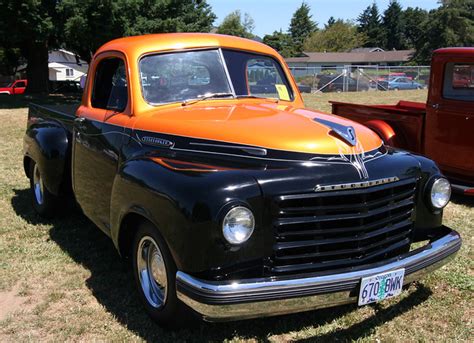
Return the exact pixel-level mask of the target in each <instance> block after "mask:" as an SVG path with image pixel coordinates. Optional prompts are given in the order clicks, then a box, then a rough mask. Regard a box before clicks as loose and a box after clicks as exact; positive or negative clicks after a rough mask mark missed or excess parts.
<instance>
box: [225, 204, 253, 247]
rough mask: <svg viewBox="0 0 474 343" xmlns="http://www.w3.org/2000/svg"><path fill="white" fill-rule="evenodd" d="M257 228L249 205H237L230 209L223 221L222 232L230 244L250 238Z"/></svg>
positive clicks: (239, 242)
mask: <svg viewBox="0 0 474 343" xmlns="http://www.w3.org/2000/svg"><path fill="white" fill-rule="evenodd" d="M254 228H255V218H254V216H253V213H252V211H250V210H249V209H248V208H247V207H243V206H237V207H234V208H232V209H230V210H229V212H227V214H226V215H225V217H224V220H223V221H222V232H223V234H224V237H225V239H226V240H227V241H228V242H229V243H230V244H241V243H243V242H245V241H246V240H248V239H249V238H250V236H251V235H252V233H253V229H254Z"/></svg>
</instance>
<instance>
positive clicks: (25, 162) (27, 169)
mask: <svg viewBox="0 0 474 343" xmlns="http://www.w3.org/2000/svg"><path fill="white" fill-rule="evenodd" d="M32 161H33V159H32V158H31V157H28V156H25V157H23V169H24V170H25V175H26V177H28V178H29V177H30V164H31V162H32Z"/></svg>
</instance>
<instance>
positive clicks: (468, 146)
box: [331, 48, 474, 196]
mask: <svg viewBox="0 0 474 343" xmlns="http://www.w3.org/2000/svg"><path fill="white" fill-rule="evenodd" d="M331 103H332V113H334V114H337V115H340V116H343V117H346V118H349V119H351V120H354V121H357V122H359V123H362V124H364V125H366V126H368V127H369V128H371V129H373V130H374V131H375V132H377V133H378V134H379V135H380V137H381V138H382V139H383V140H384V142H385V143H386V144H389V145H392V146H394V147H397V148H402V149H405V150H408V151H412V152H415V153H421V154H423V155H425V156H427V157H429V158H431V159H433V160H434V161H436V163H437V164H438V165H439V167H440V169H441V170H442V171H443V173H444V174H445V175H446V176H447V177H448V178H449V179H450V180H451V182H452V183H453V190H454V191H456V192H458V193H463V194H464V195H470V196H474V158H473V155H474V139H473V134H474V48H444V49H439V50H436V51H435V52H434V54H433V59H432V63H431V76H430V83H429V92H428V101H427V103H417V102H410V101H400V102H399V103H398V104H397V105H393V106H392V105H359V104H349V103H343V102H335V101H333V102H331Z"/></svg>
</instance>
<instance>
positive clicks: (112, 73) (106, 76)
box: [91, 57, 128, 112]
mask: <svg viewBox="0 0 474 343" xmlns="http://www.w3.org/2000/svg"><path fill="white" fill-rule="evenodd" d="M127 102H128V90H127V76H126V72H125V63H124V61H123V60H122V59H120V58H116V57H113V58H106V59H104V60H102V61H100V62H99V65H98V66H97V69H96V72H95V77H94V88H93V90H92V97H91V103H92V107H95V108H102V109H106V110H113V111H118V112H121V111H123V110H125V107H127Z"/></svg>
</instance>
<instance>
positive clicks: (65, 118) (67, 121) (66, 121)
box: [29, 103, 80, 131]
mask: <svg viewBox="0 0 474 343" xmlns="http://www.w3.org/2000/svg"><path fill="white" fill-rule="evenodd" d="M79 106H80V104H79V103H78V104H62V105H40V104H33V103H31V104H30V107H29V111H30V113H29V117H32V116H33V115H34V116H35V117H39V118H42V119H45V120H52V121H56V122H59V123H60V124H62V125H63V126H64V127H66V128H67V130H68V131H70V130H71V129H72V125H73V122H74V119H75V117H76V110H77V108H78V107H79Z"/></svg>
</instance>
